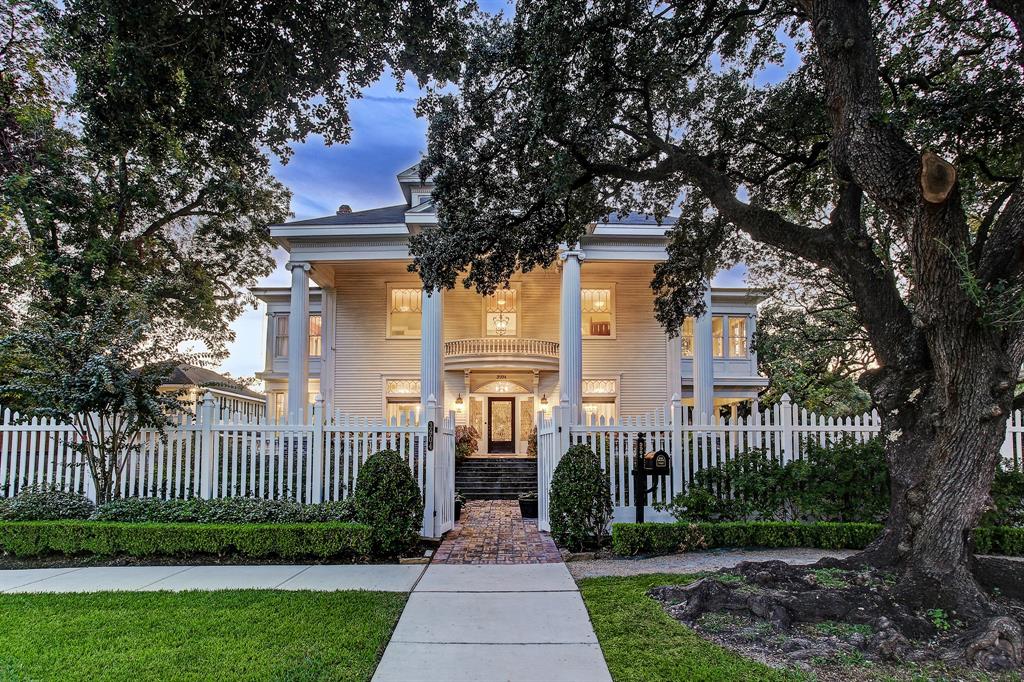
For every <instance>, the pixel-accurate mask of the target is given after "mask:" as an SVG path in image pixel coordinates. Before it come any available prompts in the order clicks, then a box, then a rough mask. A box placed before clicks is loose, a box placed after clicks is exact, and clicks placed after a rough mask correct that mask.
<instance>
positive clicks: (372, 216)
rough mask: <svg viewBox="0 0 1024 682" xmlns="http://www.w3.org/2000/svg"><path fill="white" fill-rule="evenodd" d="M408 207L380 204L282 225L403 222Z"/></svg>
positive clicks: (384, 223)
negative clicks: (376, 206)
mask: <svg viewBox="0 0 1024 682" xmlns="http://www.w3.org/2000/svg"><path fill="white" fill-rule="evenodd" d="M408 210H409V207H408V206H406V205H405V204H397V205H395V206H382V207H380V208H370V209H367V210H365V211H353V212H352V213H338V214H336V215H329V216H324V217H322V218H309V219H307V220H293V221H292V222H290V223H284V225H288V226H292V225H388V224H394V223H403V224H404V223H405V212H406V211H408Z"/></svg>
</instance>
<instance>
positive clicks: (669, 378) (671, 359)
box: [665, 334, 683, 401]
mask: <svg viewBox="0 0 1024 682" xmlns="http://www.w3.org/2000/svg"><path fill="white" fill-rule="evenodd" d="M682 390H683V338H682V337H681V336H680V335H679V334H676V335H675V336H672V337H668V336H666V337H665V400H668V401H671V400H672V398H673V396H675V397H678V396H679V392H680V391H682Z"/></svg>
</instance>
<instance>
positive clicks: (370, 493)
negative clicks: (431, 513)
mask: <svg viewBox="0 0 1024 682" xmlns="http://www.w3.org/2000/svg"><path fill="white" fill-rule="evenodd" d="M354 498H355V508H356V521H358V522H359V523H363V524H366V525H367V526H369V527H370V528H371V529H372V543H373V544H372V546H373V553H374V555H375V556H378V557H396V556H403V555H405V554H407V553H408V552H409V551H411V550H412V549H414V548H415V547H416V543H417V541H418V539H419V534H420V528H421V527H422V525H423V498H422V496H421V495H420V489H419V486H418V485H417V484H416V479H415V478H413V475H412V470H411V469H409V465H408V464H406V462H405V460H403V459H402V457H401V456H400V455H399V454H398V453H397V452H395V451H394V450H381V451H380V452H377V453H374V454H372V455H370V456H369V457H368V458H367V460H366V462H365V463H364V464H363V466H362V467H360V469H359V478H358V479H357V480H356V489H355V495H354Z"/></svg>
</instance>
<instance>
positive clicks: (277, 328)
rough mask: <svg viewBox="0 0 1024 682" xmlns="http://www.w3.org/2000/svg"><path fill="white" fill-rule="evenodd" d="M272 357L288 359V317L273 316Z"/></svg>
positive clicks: (284, 315)
mask: <svg viewBox="0 0 1024 682" xmlns="http://www.w3.org/2000/svg"><path fill="white" fill-rule="evenodd" d="M274 357H275V358H286V357H288V315H287V314H286V313H278V314H277V315H274Z"/></svg>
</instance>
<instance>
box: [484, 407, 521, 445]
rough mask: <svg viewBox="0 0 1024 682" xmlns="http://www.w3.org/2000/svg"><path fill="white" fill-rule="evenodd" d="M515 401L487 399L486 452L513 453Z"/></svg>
mask: <svg viewBox="0 0 1024 682" xmlns="http://www.w3.org/2000/svg"><path fill="white" fill-rule="evenodd" d="M515 415H516V399H515V398H488V399H487V450H488V452H492V453H505V452H508V453H514V452H515V451H516V444H515V433H516V428H515V427H516V424H515V418H516V417H515Z"/></svg>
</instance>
